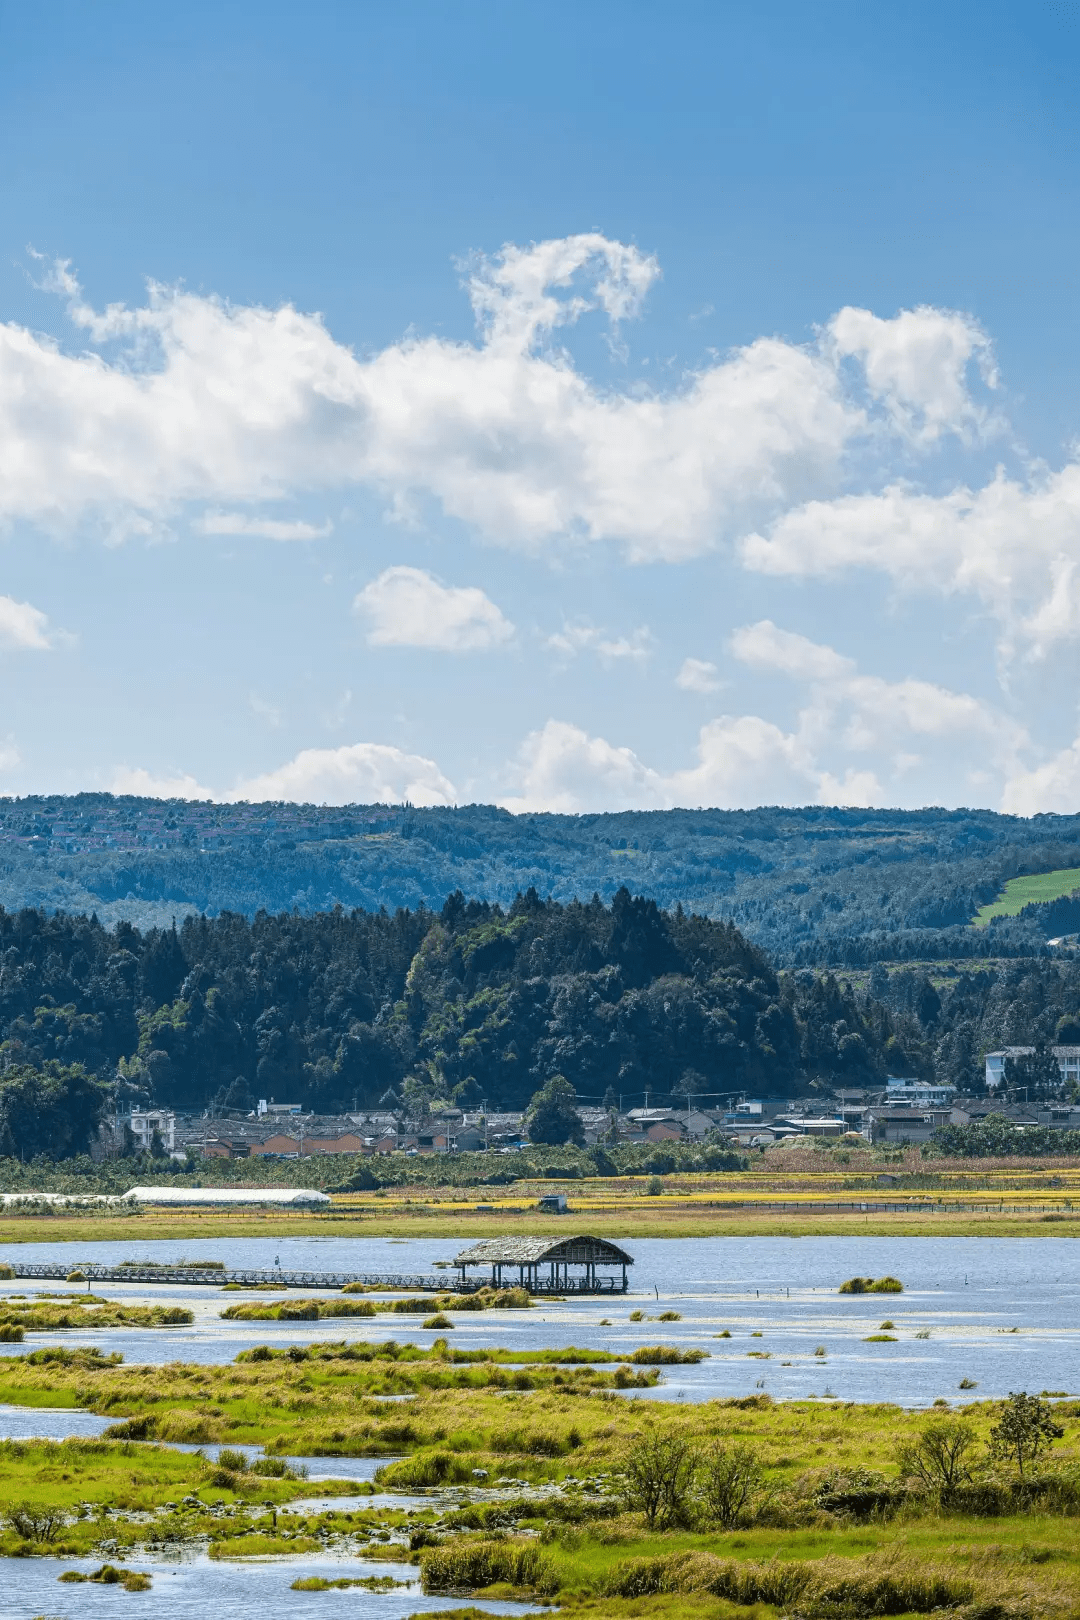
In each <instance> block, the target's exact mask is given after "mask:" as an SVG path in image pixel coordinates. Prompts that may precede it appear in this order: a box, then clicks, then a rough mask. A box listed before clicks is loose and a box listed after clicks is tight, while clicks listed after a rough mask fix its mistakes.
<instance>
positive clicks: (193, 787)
mask: <svg viewBox="0 0 1080 1620" xmlns="http://www.w3.org/2000/svg"><path fill="white" fill-rule="evenodd" d="M15 757H16V759H17V758H18V756H17V755H16V756H15ZM0 763H3V762H2V761H0ZM110 786H111V790H112V792H113V793H130V794H134V795H142V796H145V797H147V798H152V799H214V800H216V801H217V802H218V803H221V804H230V803H231V804H235V803H236V802H237V801H240V800H246V801H248V802H251V803H259V802H263V801H266V800H279V799H286V800H289V801H291V802H293V803H296V804H401V803H403V802H404V801H405V800H406V799H407V800H408V801H409V802H410V803H412V804H416V805H435V804H453V803H455V801H456V798H457V794H456V791H455V788H454V785H453V783H452V782H449V781H447V779H446V777H445V776H444V775H443V774H442V772H441V771H440V770H439V767H438V766H437V765H436V764H435V762H434V760H431V759H425V758H424V756H423V755H422V754H406V753H403V752H402V750H401V749H400V748H393V747H390V746H389V745H387V744H384V743H352V744H348V745H346V746H345V747H342V748H304V749H302V750H301V752H300V753H299V754H297V755H296V757H295V759H291V760H289V761H288V762H287V763H286V764H284V765H281V766H279V767H278V768H277V769H276V770H272V771H266V772H264V773H263V774H262V775H260V776H253V777H250V778H248V780H247V781H244V782H241V783H239V785H238V786H236V787H235V788H233V789H231V790H230V791H228V792H220V791H215V790H214V789H213V788H208V787H203V786H202V785H201V784H200V783H199V782H197V781H196V779H195V777H193V776H186V775H185V776H181V775H177V776H155V775H154V774H153V773H152V772H150V771H147V770H144V769H142V768H141V767H136V768H134V769H133V768H132V767H130V766H127V765H125V766H121V767H119V768H118V769H117V770H116V771H115V772H114V773H113V779H112V782H111V784H110Z"/></svg>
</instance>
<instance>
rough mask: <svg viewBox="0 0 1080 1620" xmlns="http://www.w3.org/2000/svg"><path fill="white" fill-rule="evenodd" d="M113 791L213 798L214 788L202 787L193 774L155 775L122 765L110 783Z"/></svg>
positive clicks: (152, 796)
mask: <svg viewBox="0 0 1080 1620" xmlns="http://www.w3.org/2000/svg"><path fill="white" fill-rule="evenodd" d="M109 790H110V792H112V793H120V794H125V793H127V794H130V795H131V796H132V797H133V798H142V799H213V798H216V797H218V795H216V794H215V793H214V791H213V789H212V788H208V787H202V786H201V785H200V784H199V783H198V782H197V781H196V780H195V778H194V777H193V776H154V775H153V773H152V772H151V771H147V770H143V768H142V767H141V766H135V767H134V768H133V767H131V766H130V765H120V766H118V767H117V769H116V770H115V771H114V772H113V778H112V781H111V783H110V784H109Z"/></svg>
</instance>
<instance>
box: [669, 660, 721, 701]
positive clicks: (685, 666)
mask: <svg viewBox="0 0 1080 1620" xmlns="http://www.w3.org/2000/svg"><path fill="white" fill-rule="evenodd" d="M675 685H676V686H678V687H681V689H682V690H683V691H684V692H703V693H704V692H715V691H717V690H718V689H719V686H720V672H719V670H718V669H717V667H716V665H715V664H710V663H708V662H707V661H706V660H705V659H704V658H684V659H683V661H682V665H681V667H680V669H679V673H678V674H677V675H676V677H675Z"/></svg>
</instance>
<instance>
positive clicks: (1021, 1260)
mask: <svg viewBox="0 0 1080 1620" xmlns="http://www.w3.org/2000/svg"><path fill="white" fill-rule="evenodd" d="M621 1241H622V1242H623V1244H624V1246H625V1247H626V1248H628V1250H629V1252H630V1253H631V1254H632V1255H633V1256H634V1258H635V1261H636V1264H635V1265H634V1267H633V1270H632V1271H631V1274H630V1275H631V1292H630V1293H629V1294H627V1295H616V1296H614V1297H606V1298H599V1299H598V1298H586V1299H569V1300H567V1301H566V1302H565V1303H562V1304H559V1303H554V1302H551V1301H545V1302H543V1303H542V1304H541V1305H539V1306H538V1307H537V1308H535V1309H533V1310H530V1311H488V1312H484V1313H462V1314H460V1315H458V1316H457V1317H456V1328H455V1330H454V1335H453V1343H454V1344H455V1346H460V1347H462V1348H477V1347H481V1346H495V1345H505V1346H507V1347H508V1348H510V1349H511V1350H512V1349H514V1348H515V1347H520V1348H521V1349H522V1350H530V1349H540V1348H553V1347H562V1346H566V1345H571V1344H573V1345H579V1346H585V1347H593V1348H598V1349H607V1350H612V1351H614V1352H615V1353H616V1354H619V1355H629V1354H630V1353H631V1352H632V1351H633V1350H634V1349H636V1348H637V1347H638V1346H640V1345H645V1344H658V1343H665V1344H676V1345H681V1346H696V1347H698V1348H700V1349H704V1350H708V1351H709V1352H710V1359H709V1360H707V1361H703V1362H701V1363H699V1364H698V1365H697V1366H693V1367H671V1368H667V1369H665V1370H664V1379H663V1383H662V1384H661V1385H660V1386H659V1387H658V1388H657V1389H656V1390H652V1391H648V1392H645V1393H644V1397H643V1398H647V1399H661V1400H688V1401H701V1400H710V1399H713V1398H716V1397H718V1396H732V1395H746V1394H752V1393H755V1392H758V1391H761V1390H765V1391H767V1392H768V1393H769V1394H771V1395H772V1396H774V1397H775V1398H776V1399H781V1400H782V1399H796V1398H797V1399H806V1398H817V1399H833V1398H836V1399H840V1400H848V1401H895V1402H897V1403H898V1404H900V1405H904V1406H926V1405H929V1404H930V1403H931V1402H933V1401H934V1400H935V1399H946V1400H949V1401H950V1402H960V1401H963V1400H977V1399H983V1398H986V1397H988V1396H1000V1395H1004V1394H1007V1393H1008V1392H1009V1391H1010V1390H1016V1389H1027V1390H1029V1391H1033V1392H1035V1393H1038V1392H1039V1391H1040V1390H1043V1389H1051V1390H1066V1391H1068V1392H1069V1393H1080V1328H1078V1326H1077V1323H1078V1306H1080V1274H1078V1273H1080V1246H1078V1245H1077V1243H1076V1241H1075V1240H1074V1239H1071V1238H1051V1237H1047V1238H1038V1239H1024V1238H956V1237H946V1238H933V1237H913V1238H912V1237H908V1238H905V1237H866V1238H855V1237H835V1238H834V1237H799V1238H783V1237H746V1238H674V1239H661V1238H642V1239H625V1240H621ZM462 1242H463V1240H461V1239H457V1238H454V1237H453V1236H448V1237H446V1238H445V1239H431V1238H410V1239H389V1238H341V1237H333V1236H327V1237H295V1238H243V1239H239V1240H237V1239H228V1238H208V1239H188V1240H186V1241H183V1242H168V1241H163V1242H131V1241H126V1240H125V1241H123V1242H119V1243H116V1242H101V1243H84V1242H80V1241H77V1240H76V1241H75V1242H65V1243H27V1244H19V1245H0V1259H15V1258H17V1257H18V1258H21V1259H25V1260H43V1261H49V1260H61V1261H63V1262H65V1263H69V1264H70V1265H71V1266H74V1265H75V1264H76V1263H77V1262H78V1261H79V1260H93V1261H102V1262H105V1263H111V1264H116V1263H117V1262H119V1261H121V1260H159V1261H176V1260H179V1259H189V1260H191V1259H200V1258H201V1259H207V1260H221V1261H224V1262H225V1263H226V1264H227V1265H230V1266H251V1267H267V1268H268V1267H272V1266H273V1265H274V1264H275V1261H280V1264H281V1266H282V1267H283V1268H296V1269H310V1270H335V1269H349V1270H356V1271H369V1272H376V1273H378V1272H418V1271H429V1270H430V1268H431V1266H432V1264H433V1262H435V1261H439V1260H448V1259H451V1258H452V1257H453V1255H454V1254H456V1253H457V1252H458V1250H459V1249H460V1247H461V1246H462ZM885 1274H891V1275H893V1276H896V1277H899V1278H900V1279H901V1280H902V1281H903V1283H904V1285H905V1286H904V1293H903V1294H900V1295H887V1294H886V1295H876V1294H873V1295H855V1296H842V1295H840V1294H838V1293H837V1289H838V1288H839V1286H840V1284H841V1282H843V1281H844V1279H845V1278H847V1277H850V1276H854V1275H865V1276H883V1275H885ZM93 1286H94V1292H95V1293H97V1294H99V1295H103V1296H105V1297H107V1298H109V1299H126V1300H129V1301H131V1302H132V1303H134V1302H136V1301H154V1300H157V1301H168V1302H169V1303H183V1304H185V1305H187V1306H188V1307H189V1308H190V1309H191V1310H193V1311H194V1312H195V1316H196V1320H195V1322H194V1323H193V1324H192V1325H191V1326H190V1327H177V1328H166V1329H155V1330H131V1329H124V1328H117V1329H107V1330H103V1331H101V1332H97V1333H94V1334H85V1333H84V1334H79V1333H74V1332H68V1333H52V1334H30V1335H28V1336H27V1340H26V1343H25V1344H24V1345H22V1346H20V1345H2V1346H0V1352H2V1353H6V1354H14V1355H18V1354H20V1353H22V1352H23V1351H25V1350H26V1349H28V1348H33V1346H34V1345H35V1344H45V1343H50V1342H55V1341H57V1340H61V1341H63V1342H67V1343H88V1342H91V1341H92V1342H93V1343H94V1344H95V1345H97V1346H99V1347H100V1348H101V1349H102V1350H105V1351H108V1350H119V1351H121V1352H122V1353H123V1355H124V1357H125V1360H126V1361H128V1362H144V1363H155V1362H156V1363H160V1362H165V1361H174V1360H188V1361H200V1362H224V1361H229V1360H231V1359H232V1358H233V1357H234V1356H235V1355H236V1354H237V1352H238V1351H240V1350H243V1349H247V1348H250V1347H251V1346H252V1345H253V1344H272V1345H276V1346H285V1345H289V1344H296V1343H303V1344H310V1343H318V1342H320V1341H328V1340H333V1339H341V1338H343V1337H345V1338H349V1339H366V1340H379V1339H389V1338H393V1339H397V1340H398V1341H399V1342H407V1341H412V1342H415V1343H420V1344H425V1343H430V1341H431V1338H432V1335H431V1333H430V1332H425V1331H424V1330H423V1329H422V1328H421V1327H420V1325H419V1319H418V1318H417V1319H413V1318H409V1317H403V1316H393V1317H390V1316H381V1317H376V1318H374V1319H372V1320H369V1319H357V1320H349V1319H348V1318H345V1319H342V1318H338V1319H331V1320H328V1321H325V1322H294V1323H287V1324H286V1323H277V1322H223V1321H221V1319H220V1315H219V1313H220V1311H221V1310H222V1309H223V1308H224V1306H225V1305H226V1304H230V1303H233V1302H235V1301H236V1300H238V1299H243V1298H245V1297H253V1298H256V1299H258V1298H263V1299H265V1298H267V1297H269V1298H273V1297H274V1296H272V1295H271V1296H266V1295H263V1296H259V1295H254V1296H245V1295H243V1294H236V1293H228V1294H223V1293H222V1292H221V1290H220V1289H217V1288H213V1287H210V1286H192V1287H185V1286H184V1285H182V1284H176V1285H168V1286H164V1287H160V1288H157V1287H153V1286H149V1285H147V1284H145V1283H141V1284H136V1283H95V1284H94V1285H93ZM447 1287H448V1289H452V1287H453V1274H448V1277H447ZM49 1291H52V1292H64V1291H66V1289H65V1285H64V1284H62V1283H61V1284H57V1283H47V1284H46V1283H40V1284H39V1283H33V1282H30V1281H28V1280H21V1281H20V1280H16V1281H15V1282H12V1283H8V1284H6V1285H5V1292H7V1293H22V1294H26V1295H27V1296H30V1297H32V1296H33V1295H34V1294H35V1293H39V1292H49ZM73 1291H74V1286H73ZM633 1310H641V1311H643V1312H644V1313H645V1316H646V1317H647V1318H648V1317H656V1316H658V1315H659V1314H660V1312H661V1311H665V1310H676V1311H678V1312H679V1313H680V1314H681V1317H682V1320H681V1321H679V1322H656V1321H648V1320H645V1321H642V1322H639V1323H633V1322H631V1321H630V1320H629V1316H630V1313H631V1311H633ZM605 1318H607V1319H608V1320H607V1322H605V1321H604V1319H605ZM885 1321H891V1322H892V1323H893V1324H894V1327H893V1328H892V1329H889V1330H887V1331H889V1332H891V1333H893V1334H894V1336H895V1342H894V1343H866V1342H865V1340H866V1339H867V1337H868V1336H869V1335H871V1334H873V1333H876V1332H878V1331H880V1329H881V1324H882V1323H883V1322H885ZM725 1330H726V1331H727V1332H729V1333H730V1334H731V1338H730V1339H720V1338H717V1337H716V1335H718V1334H720V1333H722V1332H724V1331H725ZM920 1334H921V1335H928V1337H917V1335H920ZM759 1335H760V1336H759ZM819 1346H820V1347H823V1348H824V1350H825V1352H826V1354H825V1355H824V1356H816V1355H815V1354H814V1352H815V1350H816V1349H817V1348H818V1347H819ZM965 1378H966V1379H970V1380H972V1381H973V1382H974V1384H975V1385H976V1386H977V1387H975V1388H973V1389H971V1390H969V1391H966V1392H965V1391H961V1390H960V1389H959V1387H958V1386H959V1384H960V1381H961V1379H965ZM635 1398H638V1397H635ZM70 1432H76V1430H75V1429H72V1430H71V1431H70ZM78 1432H86V1431H85V1430H82V1431H78Z"/></svg>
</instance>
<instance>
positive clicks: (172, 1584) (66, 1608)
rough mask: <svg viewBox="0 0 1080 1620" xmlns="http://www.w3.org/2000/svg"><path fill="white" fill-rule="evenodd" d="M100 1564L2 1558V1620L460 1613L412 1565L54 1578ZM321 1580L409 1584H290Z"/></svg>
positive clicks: (352, 1562) (315, 1564)
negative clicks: (425, 1588)
mask: <svg viewBox="0 0 1080 1620" xmlns="http://www.w3.org/2000/svg"><path fill="white" fill-rule="evenodd" d="M100 1563H101V1559H88V1558H64V1559H60V1558H0V1620H28V1617H29V1616H30V1615H48V1616H50V1617H53V1616H55V1617H57V1620H60V1617H65V1620H66V1617H71V1620H76V1617H78V1620H83V1617H84V1616H87V1617H95V1620H96V1617H98V1616H100V1617H101V1620H111V1617H113V1616H116V1615H123V1616H125V1617H126V1620H131V1614H132V1610H133V1608H136V1609H138V1610H139V1612H140V1613H141V1612H142V1609H141V1608H140V1607H139V1606H140V1605H145V1604H146V1603H147V1601H148V1600H149V1601H150V1603H151V1604H152V1605H153V1612H154V1614H155V1615H159V1614H163V1615H166V1616H168V1620H205V1617H206V1614H207V1611H208V1610H209V1611H211V1612H213V1613H214V1614H215V1616H218V1617H220V1620H233V1617H238V1616H244V1617H248V1616H250V1615H252V1614H255V1613H259V1612H261V1611H262V1610H263V1608H264V1607H266V1606H272V1607H273V1609H274V1610H275V1611H276V1610H278V1609H281V1610H282V1611H283V1612H284V1613H286V1614H288V1615H289V1616H290V1617H291V1616H295V1617H296V1620H309V1617H311V1616H319V1617H320V1620H326V1616H327V1614H328V1613H340V1612H341V1611H339V1610H338V1609H337V1608H336V1606H335V1607H333V1609H331V1608H330V1605H334V1600H335V1599H339V1600H344V1602H345V1603H347V1605H348V1610H347V1612H348V1615H349V1620H404V1617H405V1616H406V1615H410V1614H413V1613H415V1612H416V1610H417V1609H425V1610H427V1609H457V1608H460V1607H461V1605H462V1601H463V1600H462V1599H461V1598H460V1597H427V1596H424V1595H423V1594H422V1593H421V1591H420V1587H419V1583H418V1582H417V1571H416V1567H415V1565H412V1564H385V1563H371V1562H365V1561H364V1560H362V1559H357V1558H342V1559H334V1558H330V1557H328V1556H322V1557H318V1558H277V1559H274V1560H273V1561H266V1562H259V1561H245V1562H243V1563H237V1564H231V1563H215V1562H211V1560H210V1559H209V1558H207V1557H206V1556H205V1555H201V1556H199V1557H197V1558H192V1559H191V1560H185V1561H184V1562H183V1563H165V1562H163V1561H160V1560H156V1559H153V1558H130V1559H127V1560H125V1563H124V1566H123V1567H124V1568H125V1569H136V1570H143V1571H145V1572H146V1573H147V1574H148V1575H150V1577H151V1578H152V1580H153V1583H154V1585H153V1591H152V1592H151V1593H136V1594H134V1595H132V1594H131V1593H130V1592H125V1591H124V1589H123V1587H122V1586H90V1585H85V1586H83V1585H80V1586H67V1585H64V1586H61V1585H60V1584H59V1582H58V1577H59V1576H60V1575H61V1574H62V1573H63V1572H64V1570H67V1569H78V1570H81V1571H83V1572H85V1573H89V1572H90V1571H91V1570H93V1569H97V1568H98V1567H99V1565H100ZM309 1575H321V1576H323V1577H324V1578H325V1579H327V1580H336V1579H337V1578H338V1577H339V1576H341V1575H350V1576H366V1575H392V1576H393V1577H394V1578H395V1579H396V1580H404V1581H408V1582H409V1583H410V1584H409V1586H407V1587H399V1588H397V1589H395V1590H394V1591H391V1592H366V1591H365V1590H364V1589H363V1587H350V1588H349V1589H348V1590H346V1591H343V1592H293V1591H291V1590H290V1588H291V1586H292V1583H293V1581H295V1580H296V1579H297V1578H298V1577H300V1576H309ZM475 1606H476V1607H477V1608H481V1609H484V1610H486V1611H487V1612H488V1613H489V1614H502V1615H525V1614H529V1613H531V1612H533V1611H532V1609H531V1607H530V1605H529V1604H527V1603H487V1602H484V1601H482V1600H481V1601H479V1602H476V1604H475Z"/></svg>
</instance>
